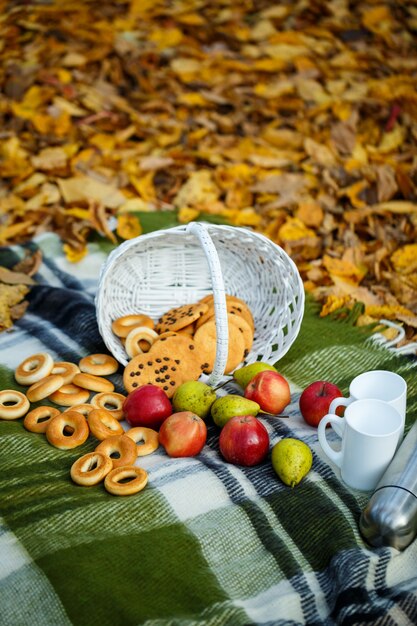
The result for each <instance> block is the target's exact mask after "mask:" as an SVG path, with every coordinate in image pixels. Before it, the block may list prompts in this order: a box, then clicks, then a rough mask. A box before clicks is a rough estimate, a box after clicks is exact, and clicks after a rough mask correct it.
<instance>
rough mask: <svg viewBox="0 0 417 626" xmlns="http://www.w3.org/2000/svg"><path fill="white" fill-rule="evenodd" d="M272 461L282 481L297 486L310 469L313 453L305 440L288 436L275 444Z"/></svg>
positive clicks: (290, 485)
mask: <svg viewBox="0 0 417 626" xmlns="http://www.w3.org/2000/svg"><path fill="white" fill-rule="evenodd" d="M271 461H272V467H273V468H274V470H275V472H276V474H277V475H278V476H279V478H280V479H281V480H282V482H283V483H285V484H286V485H288V486H289V487H295V486H296V485H298V483H299V482H301V480H302V479H303V478H304V476H306V475H307V474H308V472H309V471H310V469H311V466H312V464H313V454H312V452H311V450H310V448H309V447H308V445H307V444H306V443H304V441H300V440H299V439H293V438H292V437H287V438H285V439H281V440H280V441H278V443H276V444H275V445H274V447H273V448H272V451H271Z"/></svg>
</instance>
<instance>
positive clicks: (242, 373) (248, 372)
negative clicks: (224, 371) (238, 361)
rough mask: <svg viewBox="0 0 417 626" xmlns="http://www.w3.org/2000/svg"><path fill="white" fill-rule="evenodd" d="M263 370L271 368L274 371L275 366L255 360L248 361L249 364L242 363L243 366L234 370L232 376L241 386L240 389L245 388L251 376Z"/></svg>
mask: <svg viewBox="0 0 417 626" xmlns="http://www.w3.org/2000/svg"><path fill="white" fill-rule="evenodd" d="M265 370H271V371H274V372H276V371H277V370H276V369H275V367H274V366H273V365H269V363H262V361H256V362H255V363H249V365H244V366H243V367H240V368H239V369H237V370H235V371H234V372H233V378H234V380H235V381H236V382H237V384H238V385H240V386H241V387H242V389H246V387H247V385H248V384H249V383H250V381H251V380H252V378H254V377H255V376H256V374H259V372H263V371H265Z"/></svg>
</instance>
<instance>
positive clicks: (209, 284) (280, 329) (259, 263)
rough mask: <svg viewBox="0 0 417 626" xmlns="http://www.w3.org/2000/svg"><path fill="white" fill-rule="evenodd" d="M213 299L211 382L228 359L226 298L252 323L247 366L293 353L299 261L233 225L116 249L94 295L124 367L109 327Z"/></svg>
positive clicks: (202, 227)
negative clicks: (242, 306)
mask: <svg viewBox="0 0 417 626" xmlns="http://www.w3.org/2000/svg"><path fill="white" fill-rule="evenodd" d="M211 293H212V294H213V295H214V306H215V317H216V330H217V342H216V361H215V365H214V369H213V372H212V373H211V374H210V376H209V377H208V378H207V377H206V376H204V375H202V377H201V380H204V379H206V380H207V382H208V383H209V384H217V383H219V382H220V381H221V380H222V378H223V375H224V370H225V366H226V361H227V352H228V324H227V312H226V299H225V294H226V293H227V294H230V295H234V296H237V297H239V298H241V299H242V300H244V301H245V302H246V303H247V304H248V306H249V307H250V309H251V312H252V315H253V317H254V322H255V337H254V341H253V346H252V349H251V352H250V353H249V354H248V355H247V357H246V359H245V361H244V362H245V363H253V362H254V361H257V360H262V361H263V362H267V363H270V364H274V363H276V362H277V361H278V360H279V359H280V358H281V357H282V356H284V354H286V352H287V351H288V350H289V348H290V347H291V345H292V343H293V342H294V340H295V338H296V337H297V335H298V332H299V330H300V325H301V321H302V317H303V313H304V289H303V283H302V280H301V277H300V275H299V273H298V270H297V268H296V266H295V264H294V262H293V261H292V260H291V259H290V257H289V256H288V255H287V254H286V252H284V250H282V249H281V248H280V247H279V246H277V245H276V244H274V243H273V242H272V241H270V240H269V239H267V238H266V237H264V236H263V235H260V234H258V233H254V232H252V231H249V230H246V229H243V228H238V227H234V226H218V225H212V224H203V223H201V222H191V223H190V224H187V225H184V226H177V227H175V228H169V229H165V230H159V231H155V232H152V233H149V234H146V235H141V236H140V237H137V238H136V239H132V240H129V241H125V242H124V243H123V244H121V245H120V246H118V248H116V249H115V250H114V251H113V252H112V253H111V254H110V255H109V257H108V259H107V261H106V263H105V264H104V265H103V267H102V270H101V274H100V280H99V285H98V290H97V295H96V311H97V321H98V326H99V330H100V334H101V336H102V338H103V340H104V343H105V344H106V346H107V348H108V349H109V351H110V352H111V353H112V354H113V355H114V357H115V358H116V359H117V360H118V361H119V362H120V363H122V364H123V365H126V364H127V362H128V360H129V359H128V356H127V354H126V352H125V350H124V347H123V345H122V343H121V341H120V339H118V337H116V336H115V335H114V334H113V332H112V330H111V324H112V321H113V320H114V319H116V318H118V317H122V316H124V315H130V314H134V313H144V314H146V315H149V316H150V317H152V318H153V319H154V320H155V321H157V320H158V319H159V318H160V317H161V315H162V314H163V313H165V312H166V311H168V310H169V309H171V308H173V307H176V306H180V305H182V304H189V303H194V302H197V301H198V300H199V299H201V298H203V297H204V296H206V295H208V294H211Z"/></svg>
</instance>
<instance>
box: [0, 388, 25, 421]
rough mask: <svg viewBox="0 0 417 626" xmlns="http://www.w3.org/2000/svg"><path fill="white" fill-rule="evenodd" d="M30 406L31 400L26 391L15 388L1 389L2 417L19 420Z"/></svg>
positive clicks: (0, 405) (0, 411) (0, 409)
mask: <svg viewBox="0 0 417 626" xmlns="http://www.w3.org/2000/svg"><path fill="white" fill-rule="evenodd" d="M29 408H30V404H29V400H28V399H27V397H26V396H25V394H24V393H21V392H20V391H15V390H14V389H3V390H2V391H0V418H1V419H4V420H17V419H19V417H23V416H24V415H25V414H26V413H27V412H28V411H29Z"/></svg>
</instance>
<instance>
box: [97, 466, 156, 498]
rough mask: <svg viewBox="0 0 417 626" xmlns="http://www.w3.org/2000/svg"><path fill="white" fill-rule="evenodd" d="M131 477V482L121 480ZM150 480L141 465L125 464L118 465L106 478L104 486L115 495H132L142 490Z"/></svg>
mask: <svg viewBox="0 0 417 626" xmlns="http://www.w3.org/2000/svg"><path fill="white" fill-rule="evenodd" d="M126 478H129V479H130V480H129V482H123V483H122V482H121V481H122V480H126ZM147 482H148V473H147V472H146V471H145V470H144V469H142V468H141V467H136V466H133V465H132V466H129V465H124V466H122V467H116V468H115V469H112V470H111V472H109V473H108V474H107V476H106V478H105V479H104V487H105V488H106V490H107V491H108V492H109V493H111V494H112V495H113V496H131V495H133V494H134V493H138V492H139V491H142V489H144V488H145V487H146V484H147Z"/></svg>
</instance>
